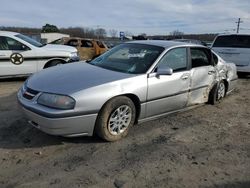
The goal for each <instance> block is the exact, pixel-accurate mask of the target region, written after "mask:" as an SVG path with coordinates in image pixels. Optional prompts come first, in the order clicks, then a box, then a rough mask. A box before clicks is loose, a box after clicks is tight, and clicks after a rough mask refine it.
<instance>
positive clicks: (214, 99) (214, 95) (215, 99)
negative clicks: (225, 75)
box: [208, 81, 226, 105]
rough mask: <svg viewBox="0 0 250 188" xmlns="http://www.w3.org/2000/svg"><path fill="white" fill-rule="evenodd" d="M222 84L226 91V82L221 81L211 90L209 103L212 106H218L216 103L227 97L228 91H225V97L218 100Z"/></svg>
mask: <svg viewBox="0 0 250 188" xmlns="http://www.w3.org/2000/svg"><path fill="white" fill-rule="evenodd" d="M221 83H223V84H224V87H225V89H226V85H225V83H224V81H220V82H218V83H217V84H215V85H214V87H213V88H212V89H211V91H210V94H209V100H208V102H209V103H210V104H213V105H214V104H216V103H218V102H220V101H222V100H223V98H224V97H225V95H226V90H225V93H224V96H223V97H222V98H220V99H218V91H219V87H220V84H221Z"/></svg>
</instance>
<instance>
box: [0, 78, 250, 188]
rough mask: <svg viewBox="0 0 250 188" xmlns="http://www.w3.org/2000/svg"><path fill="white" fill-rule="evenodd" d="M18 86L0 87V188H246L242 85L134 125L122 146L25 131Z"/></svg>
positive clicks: (247, 97)
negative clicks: (217, 99)
mask: <svg viewBox="0 0 250 188" xmlns="http://www.w3.org/2000/svg"><path fill="white" fill-rule="evenodd" d="M22 83H23V81H22V80H21V81H20V80H7V81H1V82H0V111H1V112H0V187H22V188H24V187H25V188H26V187H36V188H39V187H60V188H61V187H67V188H68V187H180V188H184V187H191V188H195V187H204V188H210V187H217V188H229V187H230V188H232V187H237V188H249V187H250V79H240V80H239V81H238V83H239V85H238V87H237V89H236V90H235V91H234V92H233V93H232V94H231V95H229V96H228V97H227V98H226V99H225V100H224V101H223V102H222V103H220V104H218V105H216V106H212V105H204V106H201V107H199V108H196V109H193V110H191V111H187V112H183V113H179V114H175V115H170V116H167V117H166V118H162V119H159V120H156V121H150V122H147V123H143V124H140V125H136V126H134V127H133V128H132V129H131V130H130V134H129V135H128V137H127V138H126V139H123V140H121V141H119V142H116V143H106V142H103V141H102V140H100V139H99V138H97V137H92V138H87V137H81V138H73V139H66V138H61V137H54V136H49V135H46V134H44V133H42V132H40V131H38V130H36V129H35V128H33V127H31V126H30V125H28V124H27V121H26V119H24V117H23V116H22V114H21V112H20V111H19V110H18V106H17V103H16V92H17V90H18V88H19V87H20V86H21V84H22Z"/></svg>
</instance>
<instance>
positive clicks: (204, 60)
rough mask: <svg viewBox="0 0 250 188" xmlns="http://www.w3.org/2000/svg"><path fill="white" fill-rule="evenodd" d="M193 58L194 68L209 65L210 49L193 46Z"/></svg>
mask: <svg viewBox="0 0 250 188" xmlns="http://www.w3.org/2000/svg"><path fill="white" fill-rule="evenodd" d="M191 60H192V68H195V67H201V66H209V65H211V61H210V51H209V50H208V49H205V48H191Z"/></svg>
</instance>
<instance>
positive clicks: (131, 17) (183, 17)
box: [0, 0, 250, 34]
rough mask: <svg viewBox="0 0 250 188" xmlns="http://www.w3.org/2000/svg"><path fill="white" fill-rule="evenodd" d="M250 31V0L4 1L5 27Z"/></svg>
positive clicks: (0, 22)
mask: <svg viewBox="0 0 250 188" xmlns="http://www.w3.org/2000/svg"><path fill="white" fill-rule="evenodd" d="M238 18H242V20H243V23H242V24H241V28H242V30H241V32H242V33H243V32H244V33H250V2H249V0H238V1H237V0H172V1H170V0H1V6H0V26H21V27H39V28H41V27H42V26H43V25H45V24H46V23H49V24H54V25H56V26H58V27H70V26H72V27H74V26H80V27H92V28H98V27H102V28H105V29H107V30H109V29H116V30H118V31H129V32H132V33H133V34H140V33H147V34H168V33H169V32H171V31H173V30H179V31H182V32H184V33H211V32H217V33H223V32H225V30H230V32H232V33H233V32H235V31H233V30H232V29H236V23H235V22H236V21H237V19H238Z"/></svg>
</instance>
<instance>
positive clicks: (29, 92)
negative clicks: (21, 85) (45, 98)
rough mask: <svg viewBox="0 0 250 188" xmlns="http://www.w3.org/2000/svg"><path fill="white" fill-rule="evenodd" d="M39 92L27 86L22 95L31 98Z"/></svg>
mask: <svg viewBox="0 0 250 188" xmlns="http://www.w3.org/2000/svg"><path fill="white" fill-rule="evenodd" d="M38 93H39V92H38V91H35V90H33V89H30V88H27V89H26V91H25V92H24V93H23V97H24V98H26V99H28V100H31V99H33V98H34V97H35V96H36V95H37V94H38Z"/></svg>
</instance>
